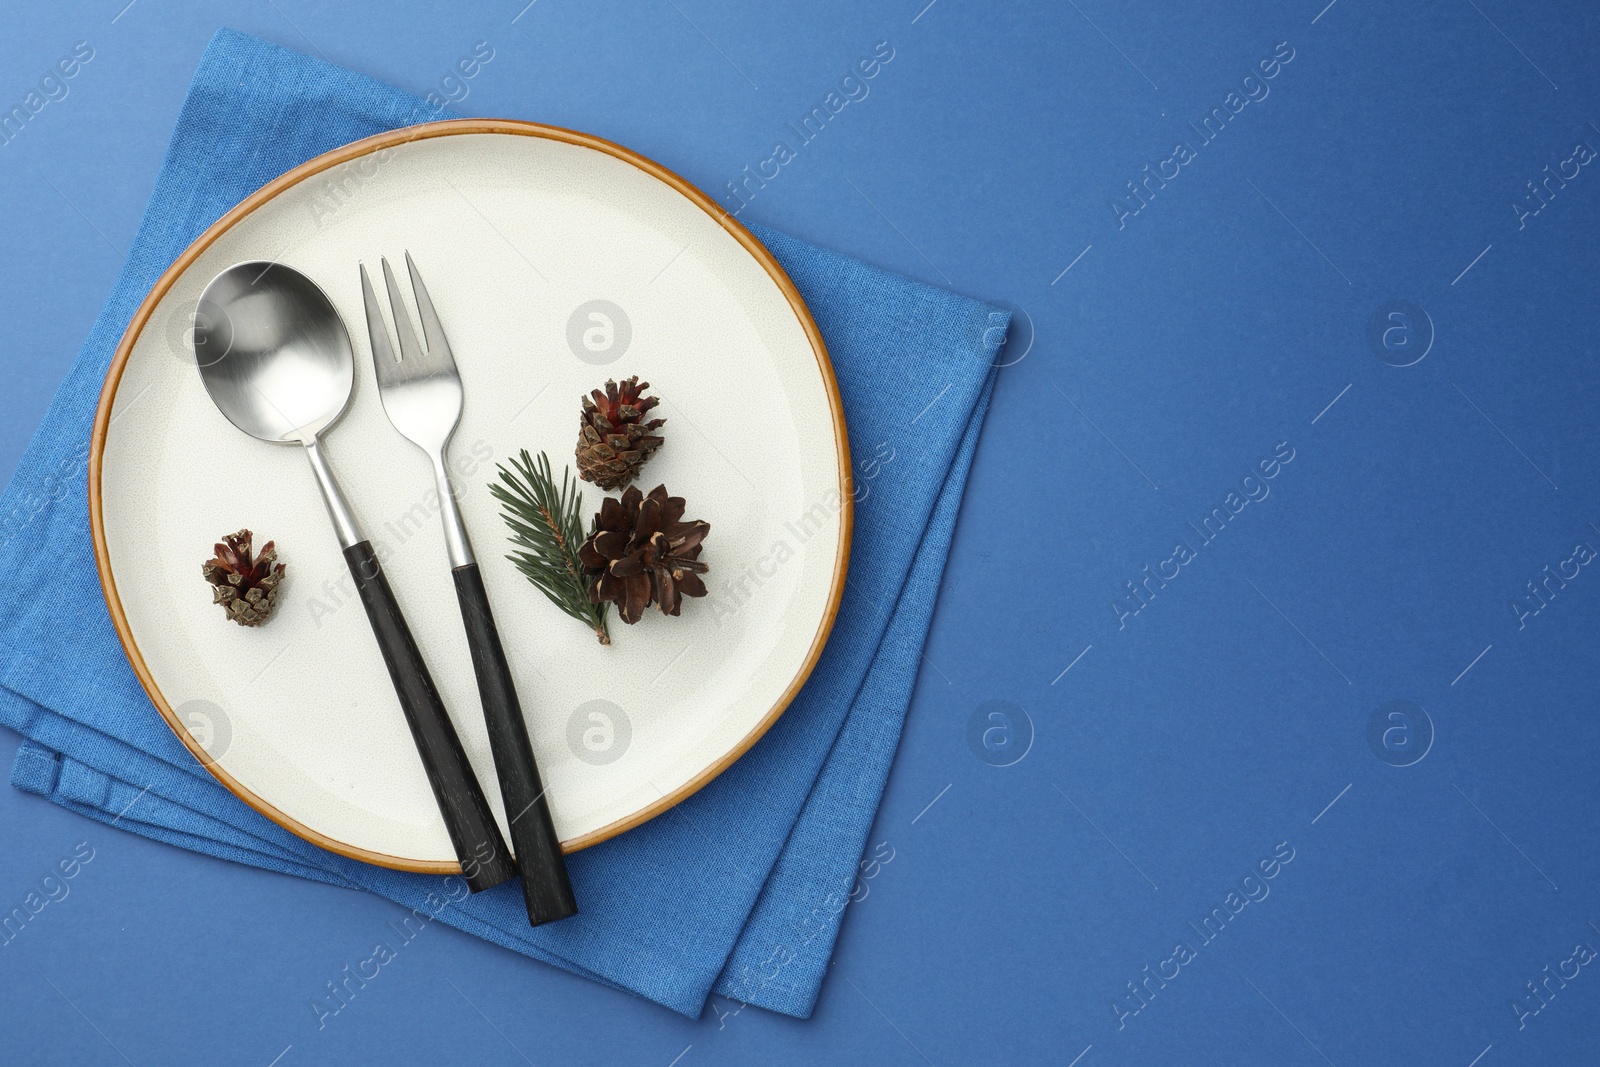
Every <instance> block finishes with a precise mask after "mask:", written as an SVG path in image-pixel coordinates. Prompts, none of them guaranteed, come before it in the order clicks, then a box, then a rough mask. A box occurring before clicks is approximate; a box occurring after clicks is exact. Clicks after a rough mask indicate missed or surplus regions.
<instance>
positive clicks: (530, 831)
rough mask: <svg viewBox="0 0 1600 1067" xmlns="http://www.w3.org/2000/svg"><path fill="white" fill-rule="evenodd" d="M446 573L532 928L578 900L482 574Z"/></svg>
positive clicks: (571, 911) (472, 568)
mask: <svg viewBox="0 0 1600 1067" xmlns="http://www.w3.org/2000/svg"><path fill="white" fill-rule="evenodd" d="M451 574H453V575H454V576H455V580H456V597H457V598H458V599H459V600H460V601H461V618H462V619H463V621H465V623H466V626H467V644H468V645H469V646H471V648H472V669H473V670H474V671H476V672H477V675H478V696H479V697H480V698H481V699H482V701H483V717H484V719H485V720H486V721H487V722H488V725H489V747H490V749H491V750H492V751H493V752H494V766H495V770H497V771H498V772H499V773H500V795H501V796H502V797H503V798H504V800H505V805H506V817H507V818H508V819H510V821H511V842H512V844H513V845H514V846H515V847H516V850H517V869H518V870H519V871H521V872H522V898H523V901H524V902H525V903H526V904H527V906H528V921H529V922H530V923H532V924H533V925H534V926H538V925H540V924H541V923H547V922H554V921H555V920H556V919H565V918H567V917H568V916H569V915H576V914H577V913H578V904H577V901H575V900H574V899H573V898H572V884H571V883H570V882H569V881H568V880H567V865H566V863H565V862H564V861H563V860H562V858H561V841H560V839H559V838H557V837H556V828H555V824H554V823H552V822H551V819H550V805H549V803H548V802H547V801H546V800H545V795H544V785H543V784H542V783H541V781H540V779H539V767H538V765H537V764H536V763H535V762H534V759H533V746H532V745H531V744H530V743H529V742H528V726H527V723H526V722H525V721H524V720H523V718H522V706H521V704H519V703H518V701H517V687H516V683H515V682H513V681H512V678H511V668H510V666H509V665H508V664H507V663H506V652H505V649H504V648H503V647H502V646H501V644H500V632H499V630H498V629H496V628H495V624H494V616H493V615H492V614H491V613H490V611H489V594H488V592H487V591H486V590H485V589H484V587H483V575H482V574H480V573H479V571H478V565H477V564H476V563H469V564H467V565H466V566H464V567H457V568H455V570H453V571H452V572H451Z"/></svg>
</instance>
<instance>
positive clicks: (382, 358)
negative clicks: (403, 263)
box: [360, 263, 399, 387]
mask: <svg viewBox="0 0 1600 1067" xmlns="http://www.w3.org/2000/svg"><path fill="white" fill-rule="evenodd" d="M360 266H361V300H362V302H363V303H364V304H365V305H366V308H367V338H368V340H370V341H371V343H372V365H373V367H374V368H375V369H376V370H377V372H378V385H379V386H380V387H381V386H383V385H385V384H387V383H388V382H389V381H391V380H392V379H393V377H394V373H395V364H396V363H397V362H399V360H398V359H397V357H396V356H395V354H394V348H393V347H392V346H391V345H390V344H389V330H388V327H386V326H384V324H383V311H382V310H381V309H380V308H379V307H378V294H377V293H374V292H373V291H372V279H371V278H369V277H367V265H366V264H365V263H363V264H361V265H360Z"/></svg>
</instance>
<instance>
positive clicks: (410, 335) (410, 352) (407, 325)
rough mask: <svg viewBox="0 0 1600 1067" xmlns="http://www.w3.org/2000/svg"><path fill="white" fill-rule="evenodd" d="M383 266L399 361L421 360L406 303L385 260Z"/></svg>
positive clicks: (420, 352)
mask: <svg viewBox="0 0 1600 1067" xmlns="http://www.w3.org/2000/svg"><path fill="white" fill-rule="evenodd" d="M380 262H381V263H382V264H383V284H384V287H385V288H387V289H388V290H389V310H390V311H392V312H393V313H394V332H395V333H396V334H397V335H398V336H399V339H400V360H401V362H405V361H407V360H413V359H414V360H417V361H419V362H420V361H421V360H422V346H421V345H419V344H418V343H417V335H416V333H415V332H414V331H413V330H412V329H411V313H410V312H409V311H407V310H406V301H405V298H404V297H403V296H401V295H400V286H398V285H397V284H395V280H394V271H392V270H390V269H389V261H388V260H387V259H383V260H380Z"/></svg>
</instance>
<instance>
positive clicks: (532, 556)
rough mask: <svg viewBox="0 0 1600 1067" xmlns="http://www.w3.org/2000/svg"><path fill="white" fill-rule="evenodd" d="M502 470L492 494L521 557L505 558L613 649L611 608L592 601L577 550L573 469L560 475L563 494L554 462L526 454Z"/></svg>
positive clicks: (579, 524) (579, 501) (579, 510)
mask: <svg viewBox="0 0 1600 1067" xmlns="http://www.w3.org/2000/svg"><path fill="white" fill-rule="evenodd" d="M507 462H509V463H510V464H511V467H512V469H511V470H506V468H505V466H504V464H500V465H498V466H499V470H500V482H499V483H491V484H490V486H489V491H490V492H491V493H493V494H494V496H495V499H496V500H498V501H500V503H501V505H502V506H503V507H504V510H503V511H502V512H501V513H500V517H501V518H503V519H505V522H506V525H507V526H508V527H510V529H511V543H512V544H513V545H516V546H517V547H518V548H519V549H521V550H522V551H519V552H513V553H511V554H510V555H508V556H506V558H507V559H509V560H510V561H511V562H512V563H514V564H516V567H517V570H519V571H521V572H522V573H523V576H524V577H526V578H527V579H528V581H530V582H532V583H533V584H534V585H535V586H536V587H538V589H539V591H540V592H542V593H543V594H544V595H545V596H547V597H549V598H550V602H551V603H552V604H554V605H555V606H556V607H558V608H560V609H561V610H562V611H563V612H565V613H566V614H567V615H569V616H571V617H572V618H574V619H577V620H578V621H579V622H581V623H583V624H584V625H585V626H587V627H589V629H591V630H593V631H594V633H595V636H596V637H597V638H599V639H600V643H601V644H602V645H609V644H610V643H611V634H610V631H608V630H607V629H606V612H607V611H608V610H609V609H610V607H611V605H610V604H607V603H602V604H595V603H592V602H591V601H590V600H589V587H588V583H587V582H585V581H584V578H583V565H582V564H581V563H579V562H578V549H579V548H580V547H581V546H582V545H583V542H584V533H583V528H584V527H583V494H582V493H581V492H579V491H578V481H577V479H575V478H573V477H572V472H571V470H570V468H563V469H562V471H561V488H560V489H557V488H556V483H555V478H554V477H552V476H551V473H550V457H548V456H546V455H545V454H544V453H543V452H540V453H539V459H538V462H537V463H535V461H534V460H533V457H531V456H529V455H528V450H527V449H523V450H522V458H521V461H520V462H519V461H518V460H516V459H511V460H508V461H507Z"/></svg>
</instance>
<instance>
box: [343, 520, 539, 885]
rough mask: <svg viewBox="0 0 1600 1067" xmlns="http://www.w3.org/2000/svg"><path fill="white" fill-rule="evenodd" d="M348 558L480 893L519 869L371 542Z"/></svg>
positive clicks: (348, 552)
mask: <svg viewBox="0 0 1600 1067" xmlns="http://www.w3.org/2000/svg"><path fill="white" fill-rule="evenodd" d="M344 560H345V563H347V564H348V565H349V567H350V574H351V576H352V577H353V578H355V580H356V588H357V589H358V590H360V592H361V604H362V606H363V607H365V608H366V609H367V618H368V620H370V621H371V623H372V632H373V634H375V635H376V636H377V638H378V647H379V648H380V649H381V650H382V651H383V662H384V663H385V665H387V666H388V668H389V677H390V679H392V680H393V682H394V691H395V694H396V695H397V696H398V697H399V698H400V707H401V710H403V711H404V712H405V715H406V722H407V723H408V724H409V725H410V726H411V736H412V737H413V738H414V739H415V740H416V743H417V752H418V754H419V755H421V756H422V766H423V768H424V769H425V770H426V771H427V772H428V784H430V785H431V786H433V795H434V796H435V797H436V798H438V801H439V812H440V814H442V815H443V816H444V824H445V828H446V829H447V830H449V832H450V841H451V843H452V844H454V845H455V849H456V858H457V859H459V860H460V861H461V872H462V874H463V875H464V876H465V877H466V880H467V887H468V888H469V889H470V890H472V891H473V892H478V891H479V890H482V889H488V888H489V887H491V886H496V885H499V884H500V883H501V882H504V881H507V880H508V879H510V878H511V877H512V876H513V875H515V874H516V866H515V865H514V864H513V863H512V860H511V854H510V852H509V851H508V850H507V849H506V842H505V838H503V837H501V836H500V828H499V827H498V826H497V825H495V821H494V813H493V812H492V811H491V810H490V808H489V801H488V799H487V798H486V797H485V796H484V795H483V789H482V787H481V786H479V785H478V779H477V777H476V776H474V775H473V773H472V764H471V763H469V762H468V761H467V754H466V752H465V751H464V750H463V749H462V747H461V739H460V738H459V737H457V736H456V731H455V727H454V726H453V725H451V723H450V715H449V713H448V712H447V711H445V707H444V701H443V700H441V699H439V690H438V689H437V688H435V687H434V684H433V678H432V677H430V676H429V674H428V667H427V665H426V664H425V663H423V661H422V653H421V652H419V651H418V650H417V642H416V640H415V639H414V638H413V637H412V636H411V628H410V627H409V626H407V625H406V620H405V617H404V616H402V615H401V614H400V605H399V603H398V602H397V601H396V600H395V598H394V590H392V589H390V588H389V579H387V578H386V577H384V574H383V568H382V567H380V566H379V565H378V557H377V554H376V553H374V552H373V551H372V543H371V542H370V541H361V542H358V543H356V544H353V545H351V546H350V547H349V548H347V549H345V550H344Z"/></svg>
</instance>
